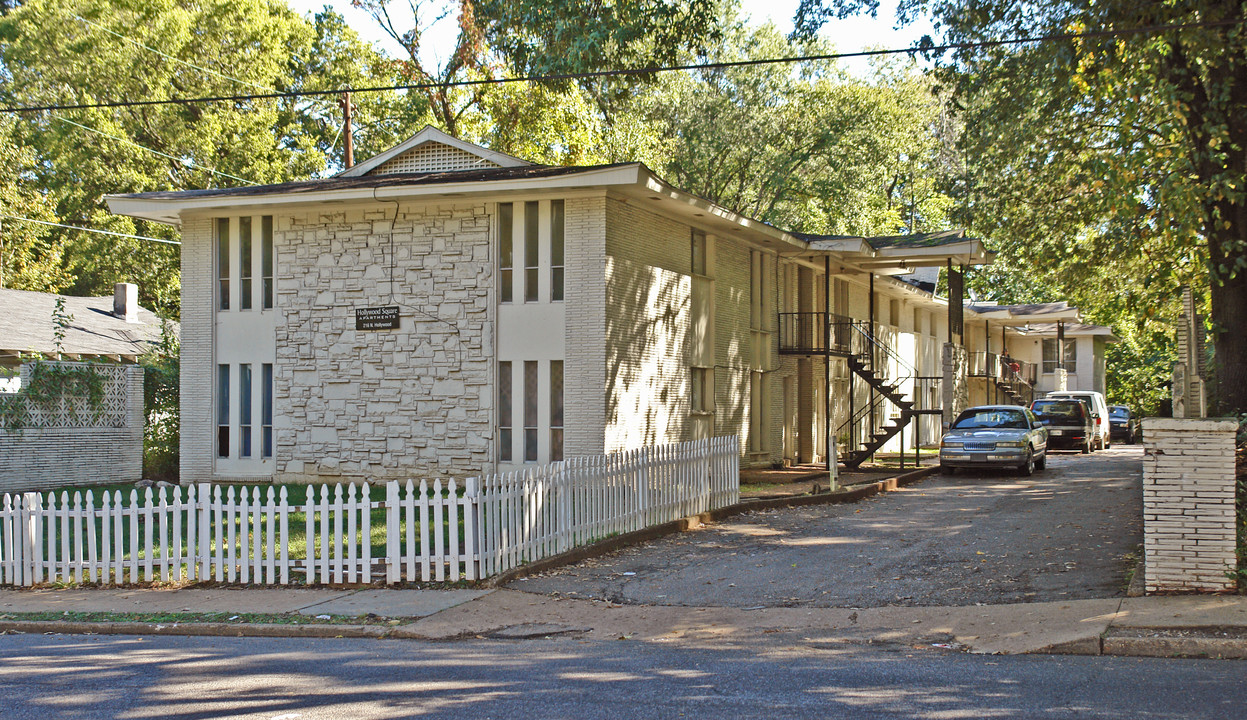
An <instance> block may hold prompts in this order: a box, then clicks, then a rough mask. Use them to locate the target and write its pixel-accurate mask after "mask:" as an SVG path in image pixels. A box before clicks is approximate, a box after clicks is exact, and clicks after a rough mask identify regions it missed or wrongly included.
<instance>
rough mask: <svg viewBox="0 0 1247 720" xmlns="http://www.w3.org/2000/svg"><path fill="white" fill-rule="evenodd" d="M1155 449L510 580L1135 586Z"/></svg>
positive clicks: (717, 529)
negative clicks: (1147, 460)
mask: <svg viewBox="0 0 1247 720" xmlns="http://www.w3.org/2000/svg"><path fill="white" fill-rule="evenodd" d="M1142 457H1143V454H1142V450H1141V448H1139V446H1124V445H1115V446H1113V448H1112V449H1110V450H1107V451H1099V452H1095V453H1092V454H1091V455H1081V454H1078V453H1059V452H1052V453H1051V454H1050V455H1049V459H1048V469H1047V471H1045V472H1040V473H1036V474H1035V475H1034V476H1033V477H1030V478H1022V477H1018V476H1017V475H1015V474H1011V473H996V472H980V473H972V472H964V471H963V472H962V473H958V474H957V475H955V476H943V475H933V476H931V477H929V478H927V479H926V480H924V481H922V482H920V483H918V484H916V485H911V486H909V487H908V488H904V489H902V490H898V491H895V492H891V493H887V494H884V495H879V496H876V497H874V498H872V499H869V500H866V501H863V502H860V503H855V504H848V505H824V506H814V507H804V508H787V509H782V510H774V511H768V512H761V513H752V514H749V515H743V516H739V517H736V518H731V519H729V520H726V521H724V522H722V523H718V524H715V525H712V526H710V527H707V528H705V529H702V530H698V531H695V532H687V533H681V534H678V535H674V536H671V537H667V538H664V539H661V540H658V541H655V542H652V543H648V544H645V545H642V546H638V547H633V548H628V549H626V550H623V551H620V552H618V553H615V554H613V555H609V556H606V557H602V558H596V559H593V560H589V561H585V562H583V563H580V564H577V565H573V566H569V567H565V568H560V569H558V570H554V571H551V572H549V573H546V574H543V575H539V576H534V577H531V578H525V579H521V580H517V581H515V582H513V583H511V584H510V586H509V587H511V588H513V589H516V590H526V591H530V592H540V593H557V594H561V595H567V596H570V597H579V598H597V599H602V600H609V601H613V602H618V603H630V604H631V603H637V604H656V605H689V606H727V607H740V608H754V607H756V608H761V607H775V606H811V607H880V606H886V605H973V604H975V603H982V604H1000V603H1018V602H1039V601H1052V600H1063V599H1083V598H1107V597H1116V596H1122V595H1124V594H1125V586H1126V580H1127V578H1126V569H1127V562H1126V559H1125V558H1126V556H1127V555H1129V554H1132V553H1136V552H1139V550H1140V546H1141V544H1142V542H1143V520H1142Z"/></svg>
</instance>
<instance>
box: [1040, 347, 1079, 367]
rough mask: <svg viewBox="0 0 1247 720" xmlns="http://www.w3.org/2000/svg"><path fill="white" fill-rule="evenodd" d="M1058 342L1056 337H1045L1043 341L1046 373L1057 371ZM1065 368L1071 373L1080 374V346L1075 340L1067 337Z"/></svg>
mask: <svg viewBox="0 0 1247 720" xmlns="http://www.w3.org/2000/svg"><path fill="white" fill-rule="evenodd" d="M1056 346H1057V342H1056V338H1044V341H1043V371H1044V372H1046V373H1050V372H1056V366H1057V347H1056ZM1065 370H1066V372H1068V373H1069V374H1071V375H1076V374H1078V347H1077V343H1076V342H1074V341H1073V340H1070V339H1068V338H1066V340H1065Z"/></svg>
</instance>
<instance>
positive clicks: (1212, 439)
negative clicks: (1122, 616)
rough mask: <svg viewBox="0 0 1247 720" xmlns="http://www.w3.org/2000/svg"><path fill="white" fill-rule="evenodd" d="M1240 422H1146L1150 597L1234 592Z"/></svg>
mask: <svg viewBox="0 0 1247 720" xmlns="http://www.w3.org/2000/svg"><path fill="white" fill-rule="evenodd" d="M1237 430H1238V423H1237V422H1235V421H1234V420H1198V419H1179V418H1145V419H1144V420H1143V452H1144V455H1143V551H1144V579H1145V580H1146V584H1147V591H1148V592H1158V591H1166V590H1185V591H1191V590H1199V591H1222V590H1231V589H1233V588H1234V581H1233V580H1231V579H1230V578H1228V577H1226V574H1225V573H1226V571H1227V570H1230V569H1233V568H1234V567H1235V562H1236V561H1235V555H1234V549H1235V536H1234V530H1235V529H1234V439H1235V438H1234V436H1235V433H1236V432H1237Z"/></svg>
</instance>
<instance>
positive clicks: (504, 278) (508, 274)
mask: <svg viewBox="0 0 1247 720" xmlns="http://www.w3.org/2000/svg"><path fill="white" fill-rule="evenodd" d="M514 224H515V208H514V206H512V205H511V203H502V204H501V205H499V206H498V300H499V302H504V303H509V302H512V300H513V298H514V293H515V289H514V288H515V228H514Z"/></svg>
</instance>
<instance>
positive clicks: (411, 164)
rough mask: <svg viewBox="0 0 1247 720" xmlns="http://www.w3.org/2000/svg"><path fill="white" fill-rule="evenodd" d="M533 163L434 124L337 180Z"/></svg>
mask: <svg viewBox="0 0 1247 720" xmlns="http://www.w3.org/2000/svg"><path fill="white" fill-rule="evenodd" d="M531 164H532V163H529V162H527V161H525V160H521V159H519V158H517V157H512V156H510V155H507V154H506V153H500V152H495V151H493V150H489V149H487V148H484V147H481V146H480V145H475V144H473V143H470V142H465V141H463V140H460V139H459V138H457V137H454V136H453V135H447V134H446V133H444V132H442V131H441V130H438V129H437V128H435V127H433V126H432V125H425V126H424V129H423V130H421V131H420V132H418V133H416V134H415V135H412V136H411V137H409V138H407V139H406V140H404V141H403V142H401V143H399V144H398V145H395V146H394V147H392V148H390V149H389V150H386V151H385V152H383V153H381V154H380V155H375V156H373V157H371V158H369V159H367V160H365V161H364V162H362V163H360V164H358V165H356V166H354V167H352V168H350V169H348V170H344V171H342V172H340V173H338V174H337V175H336V176H335V177H341V178H347V177H362V176H364V175H388V174H404V173H421V172H454V171H457V170H481V169H486V168H498V167H503V168H511V167H523V166H525V165H531Z"/></svg>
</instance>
